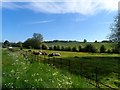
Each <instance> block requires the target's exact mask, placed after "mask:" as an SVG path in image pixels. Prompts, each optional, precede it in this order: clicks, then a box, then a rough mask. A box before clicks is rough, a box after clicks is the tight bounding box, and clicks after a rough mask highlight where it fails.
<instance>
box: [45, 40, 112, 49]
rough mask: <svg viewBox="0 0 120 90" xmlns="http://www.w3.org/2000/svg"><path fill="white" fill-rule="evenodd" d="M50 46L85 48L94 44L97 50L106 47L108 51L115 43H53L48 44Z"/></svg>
mask: <svg viewBox="0 0 120 90" xmlns="http://www.w3.org/2000/svg"><path fill="white" fill-rule="evenodd" d="M46 44H47V45H48V46H52V45H61V46H71V47H74V46H76V47H78V46H80V45H81V46H82V47H85V45H87V44H92V45H93V46H95V47H96V48H97V49H99V48H100V47H101V45H105V47H106V49H111V48H112V47H114V43H94V42H87V43H82V42H52V43H46Z"/></svg>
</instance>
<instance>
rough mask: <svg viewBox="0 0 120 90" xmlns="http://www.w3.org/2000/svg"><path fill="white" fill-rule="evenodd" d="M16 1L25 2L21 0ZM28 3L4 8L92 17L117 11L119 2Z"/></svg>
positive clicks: (43, 0)
mask: <svg viewBox="0 0 120 90" xmlns="http://www.w3.org/2000/svg"><path fill="white" fill-rule="evenodd" d="M6 1H11V2H12V1H16V0H3V2H6ZM17 1H18V2H20V1H21V2H25V1H23V0H17ZM28 1H29V3H27V4H26V5H19V4H17V5H16V4H13V6H12V5H11V4H10V5H6V7H7V8H11V7H12V8H20V7H23V8H27V9H30V10H33V11H35V12H42V13H51V14H65V13H79V14H83V15H94V14H96V13H97V12H100V11H102V10H105V11H107V12H112V11H117V9H118V1H119V0H71V1H70V0H26V2H28ZM48 1H49V2H48ZM3 7H4V5H3ZM6 7H4V8H6Z"/></svg>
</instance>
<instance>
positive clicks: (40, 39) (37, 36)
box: [33, 33, 43, 42]
mask: <svg viewBox="0 0 120 90" xmlns="http://www.w3.org/2000/svg"><path fill="white" fill-rule="evenodd" d="M33 39H35V40H38V41H39V42H42V41H43V36H42V34H40V33H34V34H33Z"/></svg>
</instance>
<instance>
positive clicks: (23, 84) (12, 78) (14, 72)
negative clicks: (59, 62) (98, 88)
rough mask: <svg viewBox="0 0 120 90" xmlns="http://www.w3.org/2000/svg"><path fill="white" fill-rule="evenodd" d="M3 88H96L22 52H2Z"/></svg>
mask: <svg viewBox="0 0 120 90" xmlns="http://www.w3.org/2000/svg"><path fill="white" fill-rule="evenodd" d="M2 57H3V60H2V69H3V70H2V75H3V78H2V88H28V89H32V88H33V89H34V88H95V87H94V86H93V85H91V84H89V83H88V82H87V81H86V80H85V79H84V78H80V76H77V75H74V74H70V73H69V72H65V71H62V70H59V69H57V68H55V67H54V66H50V65H49V64H43V63H39V62H33V63H30V62H29V59H31V58H24V57H23V56H21V54H20V52H10V51H7V50H3V52H2Z"/></svg>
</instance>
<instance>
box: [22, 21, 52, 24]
mask: <svg viewBox="0 0 120 90" xmlns="http://www.w3.org/2000/svg"><path fill="white" fill-rule="evenodd" d="M53 21H54V20H40V21H34V22H27V23H24V24H44V23H50V22H53Z"/></svg>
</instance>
